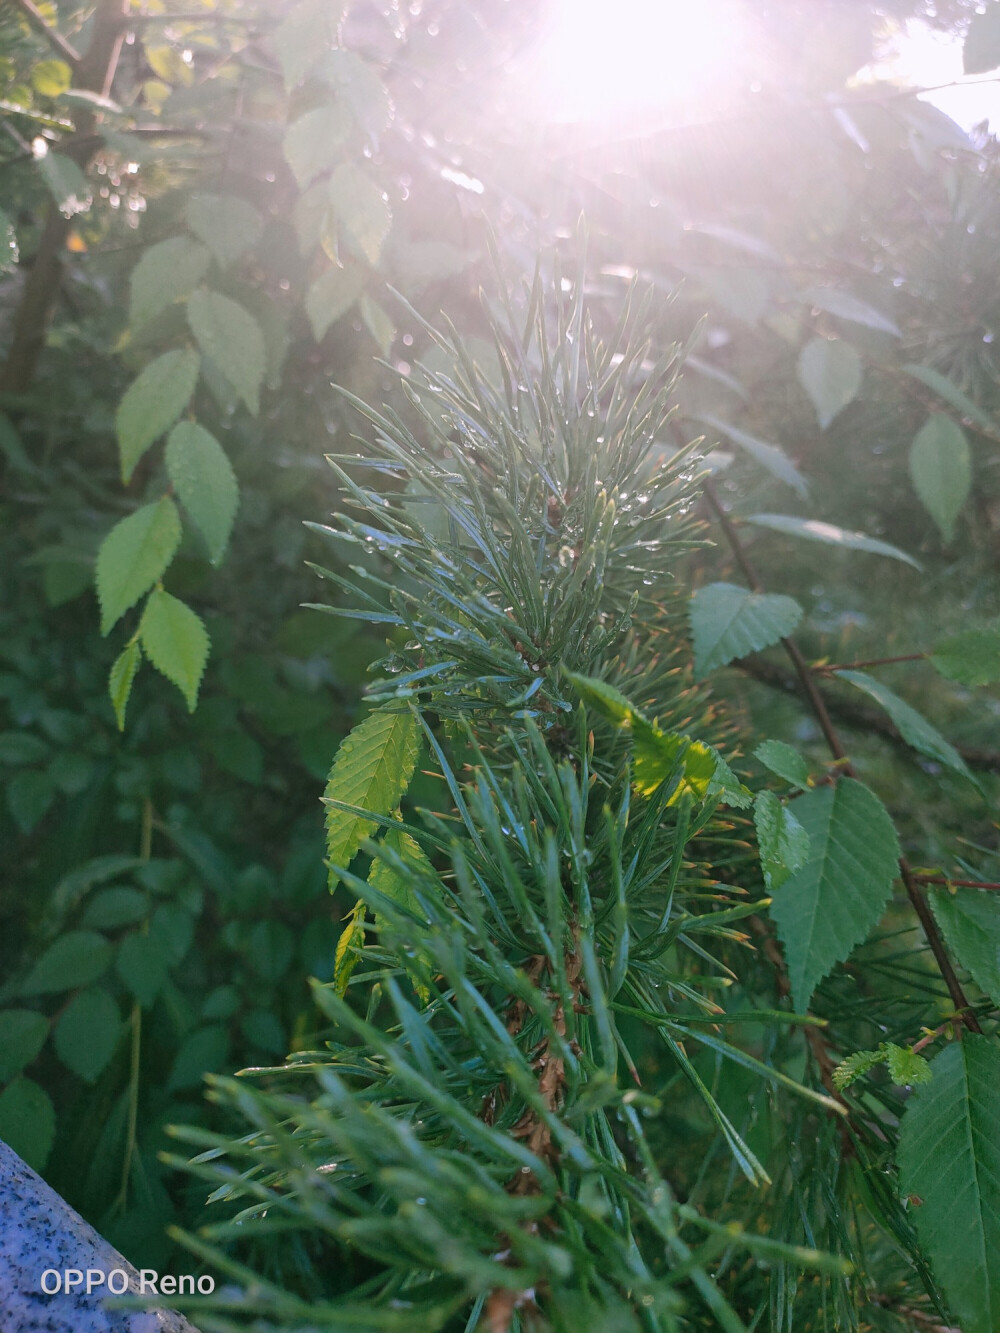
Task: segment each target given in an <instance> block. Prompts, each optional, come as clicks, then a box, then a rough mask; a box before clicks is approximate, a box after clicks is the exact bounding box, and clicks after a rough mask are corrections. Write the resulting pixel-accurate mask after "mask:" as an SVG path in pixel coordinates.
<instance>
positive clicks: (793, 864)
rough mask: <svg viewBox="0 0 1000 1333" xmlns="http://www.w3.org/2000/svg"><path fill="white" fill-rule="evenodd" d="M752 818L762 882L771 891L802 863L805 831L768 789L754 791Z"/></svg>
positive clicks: (806, 850) (806, 843) (806, 845)
mask: <svg viewBox="0 0 1000 1333" xmlns="http://www.w3.org/2000/svg"><path fill="white" fill-rule="evenodd" d="M753 821H754V825H755V827H756V829H757V846H758V847H759V848H760V864H761V869H762V870H763V872H764V883H765V884H766V885H767V888H768V892H769V893H773V892H774V890H775V889H778V888H780V887H781V885H782V884H784V882H785V880H787V878H788V876H789V875H791V874H792V873H793V872H794V871H796V870H799V869H800V868H801V867H802V866H804V865H805V863H806V860H807V858H808V856H809V834H808V833H807V832H806V831H805V829H804V828H803V827H802V825H801V824H800V823H799V821H798V820H797V819H796V817H795V815H794V814H793V813H792V810H791V809H790V808H789V806H787V805H782V803H781V802H780V801H779V800H778V798H777V796H775V794H774V792H770V791H762V792H759V793H758V795H757V799H756V800H755V801H754V808H753Z"/></svg>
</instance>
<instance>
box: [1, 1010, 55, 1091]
mask: <svg viewBox="0 0 1000 1333" xmlns="http://www.w3.org/2000/svg"><path fill="white" fill-rule="evenodd" d="M48 1035H49V1020H48V1019H47V1018H46V1017H45V1015H44V1014H36V1013H35V1011H34V1010H33V1009H0V1083H9V1082H10V1081H11V1079H12V1078H14V1077H16V1075H18V1074H19V1073H20V1072H21V1070H22V1069H24V1068H25V1066H27V1065H30V1064H31V1062H32V1060H34V1058H35V1056H36V1055H37V1054H38V1052H39V1051H40V1050H41V1049H42V1047H43V1046H44V1045H45V1038H46V1037H47V1036H48Z"/></svg>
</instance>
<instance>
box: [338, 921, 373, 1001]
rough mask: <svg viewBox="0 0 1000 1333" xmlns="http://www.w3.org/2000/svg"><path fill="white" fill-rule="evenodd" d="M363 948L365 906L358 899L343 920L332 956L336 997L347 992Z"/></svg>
mask: <svg viewBox="0 0 1000 1333" xmlns="http://www.w3.org/2000/svg"><path fill="white" fill-rule="evenodd" d="M364 947H365V905H364V903H363V902H362V901H361V899H360V898H359V899H358V901H357V902H356V903H355V904H354V906H353V907H352V908H351V910H350V912H348V914H347V916H346V917H345V918H344V927H343V929H342V930H341V932H340V938H339V939H338V940H337V950H336V953H335V954H334V956H333V985H334V989H335V990H336V992H337V994H338V995H343V994H344V992H345V991H346V990H347V983H348V982H349V981H350V979H351V973H352V972H353V971H354V969H355V968H356V967H357V965H358V963H359V961H360V959H361V951H362V950H363V949H364Z"/></svg>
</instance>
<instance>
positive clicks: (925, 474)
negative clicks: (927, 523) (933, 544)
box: [910, 412, 972, 543]
mask: <svg viewBox="0 0 1000 1333" xmlns="http://www.w3.org/2000/svg"><path fill="white" fill-rule="evenodd" d="M910 477H911V478H912V480H913V488H914V490H915V491H916V492H917V495H919V497H920V500H921V503H922V504H923V506H924V508H925V509H926V510H927V512H928V514H930V516H931V518H932V519H933V520H934V522H935V523H936V524H937V526H938V530H939V531H940V533H941V537H942V539H943V540H944V542H945V543H948V542H950V541H951V539H952V537H953V536H954V533H955V519H956V518H957V517H958V514H959V510H960V509H961V508H962V506H963V505H964V504H965V501H966V499H967V498H968V495H969V490H970V488H971V486H972V461H971V458H970V456H969V442H968V440H967V439H966V438H965V432H964V431H963V430H962V428H961V427H960V426H956V425H955V423H954V421H952V419H951V417H946V416H944V415H943V414H942V413H940V412H936V413H935V414H934V415H933V416H931V417H929V418H928V420H927V422H926V424H925V425H924V426H923V428H922V429H921V430H920V431H919V432H918V433H917V436H916V438H915V439H914V441H913V443H912V445H911V446H910Z"/></svg>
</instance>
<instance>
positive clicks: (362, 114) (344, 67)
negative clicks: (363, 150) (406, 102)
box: [322, 46, 394, 137]
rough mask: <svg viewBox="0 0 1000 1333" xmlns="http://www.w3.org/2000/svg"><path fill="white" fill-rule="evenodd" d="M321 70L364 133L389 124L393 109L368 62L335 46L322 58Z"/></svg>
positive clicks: (385, 127)
mask: <svg viewBox="0 0 1000 1333" xmlns="http://www.w3.org/2000/svg"><path fill="white" fill-rule="evenodd" d="M322 72H323V75H324V77H325V78H326V79H327V81H328V82H329V84H330V86H331V87H332V88H333V89H334V91H335V92H336V93H337V95H338V96H339V97H341V98H343V100H344V101H345V102H346V103H347V105H348V106H349V107H350V108H351V115H352V116H353V117H354V119H355V120H356V121H357V123H358V124H359V125H360V126H361V128H362V129H363V130H364V131H365V132H366V133H367V134H369V135H371V136H373V137H374V136H377V135H379V134H381V133H382V131H383V130H385V129H387V128H388V127H389V124H390V123H391V121H392V117H393V110H394V108H393V104H392V98H391V97H390V96H389V90H388V88H386V86H385V84H384V83H383V82H382V79H381V78H380V77H379V74H378V71H377V70H376V69H375V68H374V66H373V65H372V64H371V63H370V62H369V61H367V60H364V59H362V57H361V56H359V55H358V54H357V53H356V52H354V51H349V50H348V49H347V47H344V46H338V47H337V48H336V49H335V50H333V51H331V52H330V53H329V55H328V56H327V57H326V59H325V60H324V61H323V66H322Z"/></svg>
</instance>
